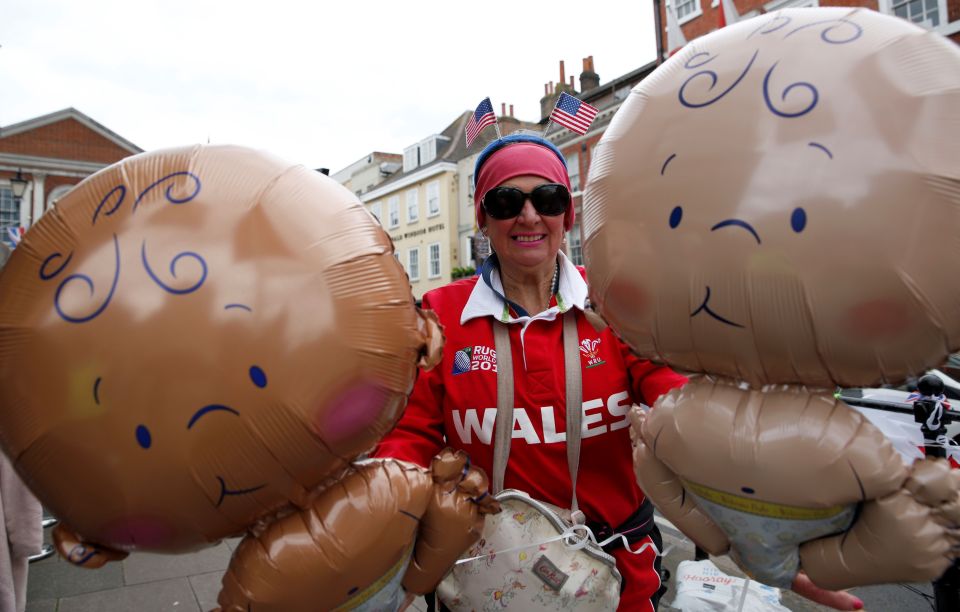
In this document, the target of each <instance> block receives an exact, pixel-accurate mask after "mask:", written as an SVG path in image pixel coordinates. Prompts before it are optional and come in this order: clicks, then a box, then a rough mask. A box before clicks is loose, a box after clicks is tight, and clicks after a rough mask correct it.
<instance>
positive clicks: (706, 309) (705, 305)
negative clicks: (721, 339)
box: [690, 286, 743, 328]
mask: <svg viewBox="0 0 960 612" xmlns="http://www.w3.org/2000/svg"><path fill="white" fill-rule="evenodd" d="M709 302H710V287H709V286H708V287H707V295H706V297H704V298H703V303H702V304H700V307H699V308H697V309H696V310H694V311H693V312H692V313H690V318H693V317H695V316H697V315H698V314H700V313H701V312H706V313H707V314H708V315H710V316H711V317H713V318H714V319H716V320H717V321H720V322H721V323H726V324H727V325H732V326H733V327H740V328H743V325H740V324H739V323H734V322H733V321H731V320H730V319H725V318H723V317H721V316H720V315H718V314H717V313H715V312H713V311H712V310H710V305H709Z"/></svg>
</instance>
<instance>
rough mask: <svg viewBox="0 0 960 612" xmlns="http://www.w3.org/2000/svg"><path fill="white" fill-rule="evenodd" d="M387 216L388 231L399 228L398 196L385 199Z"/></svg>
mask: <svg viewBox="0 0 960 612" xmlns="http://www.w3.org/2000/svg"><path fill="white" fill-rule="evenodd" d="M387 215H388V216H389V221H390V225H389V226H388V227H390V229H393V228H395V227H400V196H390V197H389V198H388V199H387Z"/></svg>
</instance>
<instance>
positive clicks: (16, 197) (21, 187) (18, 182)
mask: <svg viewBox="0 0 960 612" xmlns="http://www.w3.org/2000/svg"><path fill="white" fill-rule="evenodd" d="M10 189H11V190H12V191H13V201H14V203H16V204H20V200H21V199H23V194H24V193H26V192H27V179H25V178H23V172H22V171H21V169H20V168H17V175H16V176H15V177H13V178H12V179H10Z"/></svg>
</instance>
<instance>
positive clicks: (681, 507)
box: [583, 8, 960, 589]
mask: <svg viewBox="0 0 960 612" xmlns="http://www.w3.org/2000/svg"><path fill="white" fill-rule="evenodd" d="M958 160H960V49H958V47H957V46H956V45H955V44H953V43H951V42H949V41H947V40H946V39H944V38H942V37H940V36H939V35H937V34H934V33H931V32H927V31H925V30H923V29H921V28H919V27H917V26H915V25H913V24H910V23H908V22H906V21H904V20H901V19H896V18H893V17H888V16H883V15H880V14H878V13H876V12H873V11H870V10H865V9H862V10H851V9H845V8H820V9H794V10H783V11H778V12H775V13H770V14H766V15H763V16H760V17H757V18H754V19H750V20H747V21H743V22H740V23H737V24H735V25H731V26H728V27H725V28H723V29H721V30H718V31H716V32H713V33H711V34H709V35H707V36H704V37H702V38H699V39H697V40H695V41H693V42H691V43H690V44H689V45H687V46H686V47H685V48H684V49H683V50H681V51H680V52H679V53H677V54H676V55H674V56H673V57H672V58H671V59H670V60H668V61H667V62H666V63H664V64H663V65H662V66H660V67H659V68H658V69H657V70H656V71H655V72H654V73H653V74H651V75H650V76H649V77H648V78H646V79H645V80H644V81H643V82H641V83H640V84H639V85H638V86H637V87H636V88H635V89H634V90H633V92H632V93H631V95H630V97H629V98H628V99H627V100H626V101H625V102H624V104H623V106H622V107H621V109H620V110H619V111H618V113H617V115H616V117H615V118H614V120H613V122H612V124H611V125H610V127H609V129H608V130H607V132H606V134H605V135H604V138H603V140H602V141H601V142H600V144H599V145H598V146H597V148H596V152H595V157H594V160H593V163H592V166H591V171H590V179H589V183H588V185H587V188H586V194H585V202H584V222H583V223H584V226H583V227H584V234H585V241H584V253H585V257H586V261H587V270H588V274H589V280H590V285H591V291H592V297H593V301H594V303H595V305H596V307H597V309H598V310H599V312H600V313H601V314H602V316H603V317H604V318H605V319H606V321H607V322H609V324H610V325H611V326H613V327H614V329H615V330H616V331H617V333H618V334H619V335H620V336H621V337H622V338H623V339H624V340H625V341H627V342H628V343H629V344H630V345H631V346H632V347H633V349H634V350H636V352H637V353H638V354H640V355H642V356H644V357H648V358H650V359H653V360H656V361H659V362H663V363H667V364H670V365H671V366H673V367H675V368H677V369H680V370H686V371H689V372H692V373H695V374H696V373H701V374H702V375H701V376H694V378H693V379H692V380H691V382H690V383H689V384H687V385H686V386H685V387H683V388H682V389H679V390H675V391H674V392H671V393H670V394H668V395H666V396H664V397H663V398H661V400H660V401H659V402H658V403H657V404H656V405H655V406H654V407H653V409H652V410H651V411H650V412H649V413H648V414H646V416H645V418H644V417H643V415H642V414H639V413H638V414H637V417H638V418H637V419H636V420H637V422H638V423H639V427H638V428H637V432H638V433H639V439H638V440H637V444H636V447H635V460H636V471H637V476H638V479H639V481H640V484H641V486H642V487H643V489H644V491H645V492H646V493H647V494H648V495H649V496H650V497H651V499H652V500H653V501H654V503H655V504H656V505H657V506H658V507H659V509H660V511H661V512H662V513H663V514H664V515H665V516H667V517H668V518H669V519H670V520H671V521H673V522H674V523H675V524H676V525H678V526H679V527H680V528H681V529H682V530H684V531H685V532H686V533H687V534H688V535H689V536H690V537H691V538H692V539H693V540H695V541H696V542H697V543H698V544H700V545H701V546H702V547H703V548H705V549H707V550H708V551H710V552H712V553H715V554H720V553H723V552H725V551H727V550H728V549H729V550H730V552H731V555H732V557H733V558H734V559H735V560H736V561H737V562H738V563H739V564H740V566H741V567H742V568H743V569H744V570H745V571H746V572H747V573H748V574H750V575H751V576H753V577H755V578H757V579H758V580H760V581H762V582H765V583H767V584H771V585H775V586H779V587H789V586H791V584H794V585H796V584H797V582H796V581H797V579H798V576H799V572H800V571H801V570H803V571H805V572H806V573H807V574H808V575H809V577H810V578H811V579H812V580H813V582H814V583H816V584H817V585H819V586H820V587H823V588H827V589H841V588H846V587H851V586H856V585H863V584H870V583H878V582H888V581H905V582H906V581H925V580H930V579H934V578H936V577H937V576H939V575H940V574H941V573H942V572H943V571H944V569H946V568H947V566H948V565H949V563H950V562H951V559H952V558H953V557H954V556H955V555H956V554H957V549H956V548H954V546H955V545H956V544H957V543H958V532H957V530H956V529H957V525H958V523H960V498H958V488H960V486H958V485H960V482H958V480H957V478H956V477H955V476H953V475H952V474H951V473H950V471H949V469H948V468H947V466H946V464H945V463H944V462H942V461H934V460H929V461H928V460H924V461H920V462H917V463H916V464H914V465H910V466H908V465H905V464H904V462H903V460H902V459H901V458H900V456H899V455H898V454H897V453H896V452H895V451H894V449H893V447H892V445H891V444H890V443H889V441H888V440H887V439H886V438H884V437H883V435H882V434H881V433H880V432H879V430H877V429H876V428H875V427H873V426H872V425H870V424H869V423H868V422H867V421H866V420H865V419H864V418H863V417H862V416H861V415H860V414H859V413H857V412H856V411H854V410H852V409H850V408H848V407H847V406H845V405H844V404H843V403H841V402H840V401H839V400H837V399H835V398H834V396H833V391H834V389H835V388H836V386H837V385H842V386H870V385H874V384H877V383H880V382H882V381H886V382H896V381H900V380H902V379H903V378H904V377H906V376H907V375H910V374H917V373H922V372H923V371H924V370H925V369H927V368H929V367H932V366H935V365H937V364H940V363H942V362H943V361H944V360H945V358H946V356H947V354H948V353H949V352H951V351H956V350H957V349H960V282H958V278H960V240H958V238H957V237H958V236H960V165H958ZM800 578H801V579H802V576H801V577H800Z"/></svg>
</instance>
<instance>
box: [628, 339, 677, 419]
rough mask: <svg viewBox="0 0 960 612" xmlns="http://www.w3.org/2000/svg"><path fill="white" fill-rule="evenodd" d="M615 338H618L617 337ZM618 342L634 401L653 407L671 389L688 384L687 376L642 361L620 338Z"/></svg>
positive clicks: (665, 367) (644, 360)
mask: <svg viewBox="0 0 960 612" xmlns="http://www.w3.org/2000/svg"><path fill="white" fill-rule="evenodd" d="M614 338H616V336H615V335H614ZM616 341H617V344H618V345H619V347H620V354H621V355H623V362H624V364H626V366H627V372H628V373H629V375H630V392H631V393H632V398H633V401H635V402H642V403H644V404H646V405H647V406H653V404H654V402H656V401H657V398H659V397H660V396H661V395H663V394H664V393H666V392H667V391H669V390H670V389H676V388H677V387H682V386H683V385H685V384H687V377H686V376H683V375H682V374H677V373H676V372H674V371H673V370H671V369H670V368H668V367H667V366H662V365H656V364H654V363H652V362H650V361H647V360H646V359H640V358H639V357H637V356H636V355H634V354H633V351H631V350H630V347H629V346H627V345H626V343H624V342H623V341H622V340H620V338H616Z"/></svg>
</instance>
